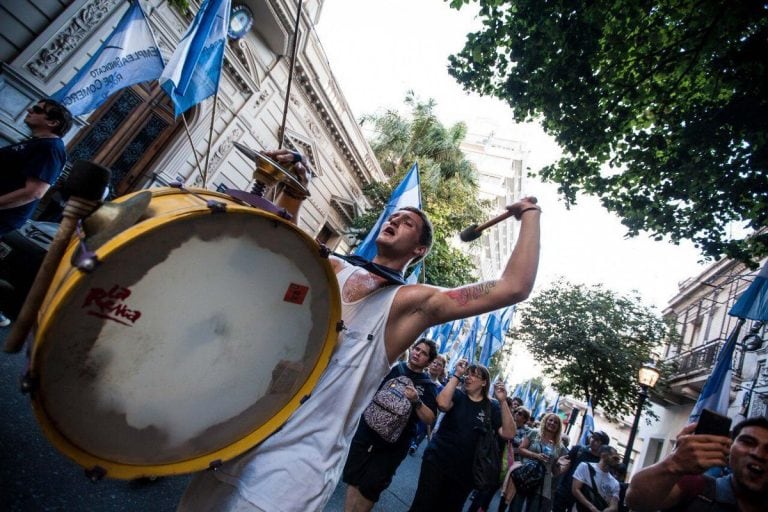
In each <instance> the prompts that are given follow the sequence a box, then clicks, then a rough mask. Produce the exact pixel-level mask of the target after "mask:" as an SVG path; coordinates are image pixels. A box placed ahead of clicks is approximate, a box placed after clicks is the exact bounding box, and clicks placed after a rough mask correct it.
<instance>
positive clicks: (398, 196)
mask: <svg viewBox="0 0 768 512" xmlns="http://www.w3.org/2000/svg"><path fill="white" fill-rule="evenodd" d="M405 206H415V207H416V208H421V185H420V183H419V166H418V164H416V163H414V164H413V166H412V167H411V170H410V171H408V174H406V175H405V178H403V181H401V182H400V184H399V185H398V186H397V188H395V190H393V191H392V195H390V196H389V201H387V205H386V206H385V207H384V211H383V212H381V215H380V216H379V220H377V221H376V224H374V226H373V228H372V229H371V231H370V232H369V233H368V234H367V235H366V237H365V239H364V240H363V241H362V242H361V243H360V245H358V246H357V248H355V252H354V254H356V255H357V256H361V257H363V258H365V259H367V260H372V259H373V258H374V257H375V256H376V252H377V250H376V238H377V237H378V236H379V231H381V226H382V225H383V224H384V222H386V220H387V219H388V218H389V216H390V215H392V214H393V213H394V212H396V211H397V210H399V209H401V208H403V207H405Z"/></svg>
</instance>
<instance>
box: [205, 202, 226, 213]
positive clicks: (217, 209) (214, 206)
mask: <svg viewBox="0 0 768 512" xmlns="http://www.w3.org/2000/svg"><path fill="white" fill-rule="evenodd" d="M205 206H207V207H208V209H209V210H211V212H213V213H226V211H227V205H226V204H225V203H222V202H221V201H214V200H213V199H209V200H207V201H206V202H205Z"/></svg>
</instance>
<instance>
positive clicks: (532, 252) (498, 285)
mask: <svg viewBox="0 0 768 512" xmlns="http://www.w3.org/2000/svg"><path fill="white" fill-rule="evenodd" d="M507 208H508V209H509V210H510V211H512V212H513V215H514V216H515V217H516V218H517V219H519V220H520V223H521V226H520V232H519V235H518V238H517V243H516V244H515V248H514V250H513V251H512V254H511V255H510V257H509V260H508V261H507V265H506V267H505V268H504V271H503V272H502V275H501V277H500V278H499V279H497V280H492V281H484V282H480V283H475V284H471V285H467V286H462V287H459V288H452V289H445V288H437V287H434V286H427V285H412V286H405V287H403V288H402V289H401V290H400V291H399V292H398V296H397V298H396V304H395V306H394V308H393V314H392V315H390V319H389V322H388V324H387V338H388V342H387V343H388V345H390V343H391V346H389V347H388V349H387V351H388V355H389V356H390V358H392V357H396V355H397V354H400V353H402V352H403V351H404V350H405V349H407V348H408V346H410V344H411V343H413V340H414V339H416V337H418V335H419V334H420V333H422V332H423V331H424V330H425V329H427V328H428V327H430V326H432V325H437V324H441V323H444V322H448V321H451V320H455V319H457V318H466V317H470V316H475V315H480V314H483V313H487V312H489V311H494V310H496V309H500V308H503V307H506V306H510V305H512V304H516V303H518V302H520V301H522V300H525V299H526V298H527V297H528V295H529V294H530V293H531V290H532V288H533V284H534V281H535V280H536V271H537V269H538V265H539V218H540V215H541V209H540V208H539V207H538V206H537V205H536V203H535V199H534V198H525V199H523V200H521V201H518V202H517V203H515V204H512V205H510V206H508V207H507Z"/></svg>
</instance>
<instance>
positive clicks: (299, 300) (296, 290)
mask: <svg viewBox="0 0 768 512" xmlns="http://www.w3.org/2000/svg"><path fill="white" fill-rule="evenodd" d="M307 292H309V286H304V285H302V284H296V283H291V284H289V285H288V290H287V291H286V292H285V297H283V300H284V301H285V302H293V303H294V304H304V299H305V298H306V297H307Z"/></svg>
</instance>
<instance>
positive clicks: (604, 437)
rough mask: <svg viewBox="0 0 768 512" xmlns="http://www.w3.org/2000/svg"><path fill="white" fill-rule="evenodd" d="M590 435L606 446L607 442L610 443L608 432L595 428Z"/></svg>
mask: <svg viewBox="0 0 768 512" xmlns="http://www.w3.org/2000/svg"><path fill="white" fill-rule="evenodd" d="M590 435H591V436H592V437H594V438H595V439H597V440H598V441H600V442H601V443H602V444H603V445H605V446H608V445H609V444H611V438H610V437H608V434H606V433H605V432H604V431H602V430H595V431H594V432H592V433H591V434H590Z"/></svg>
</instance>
